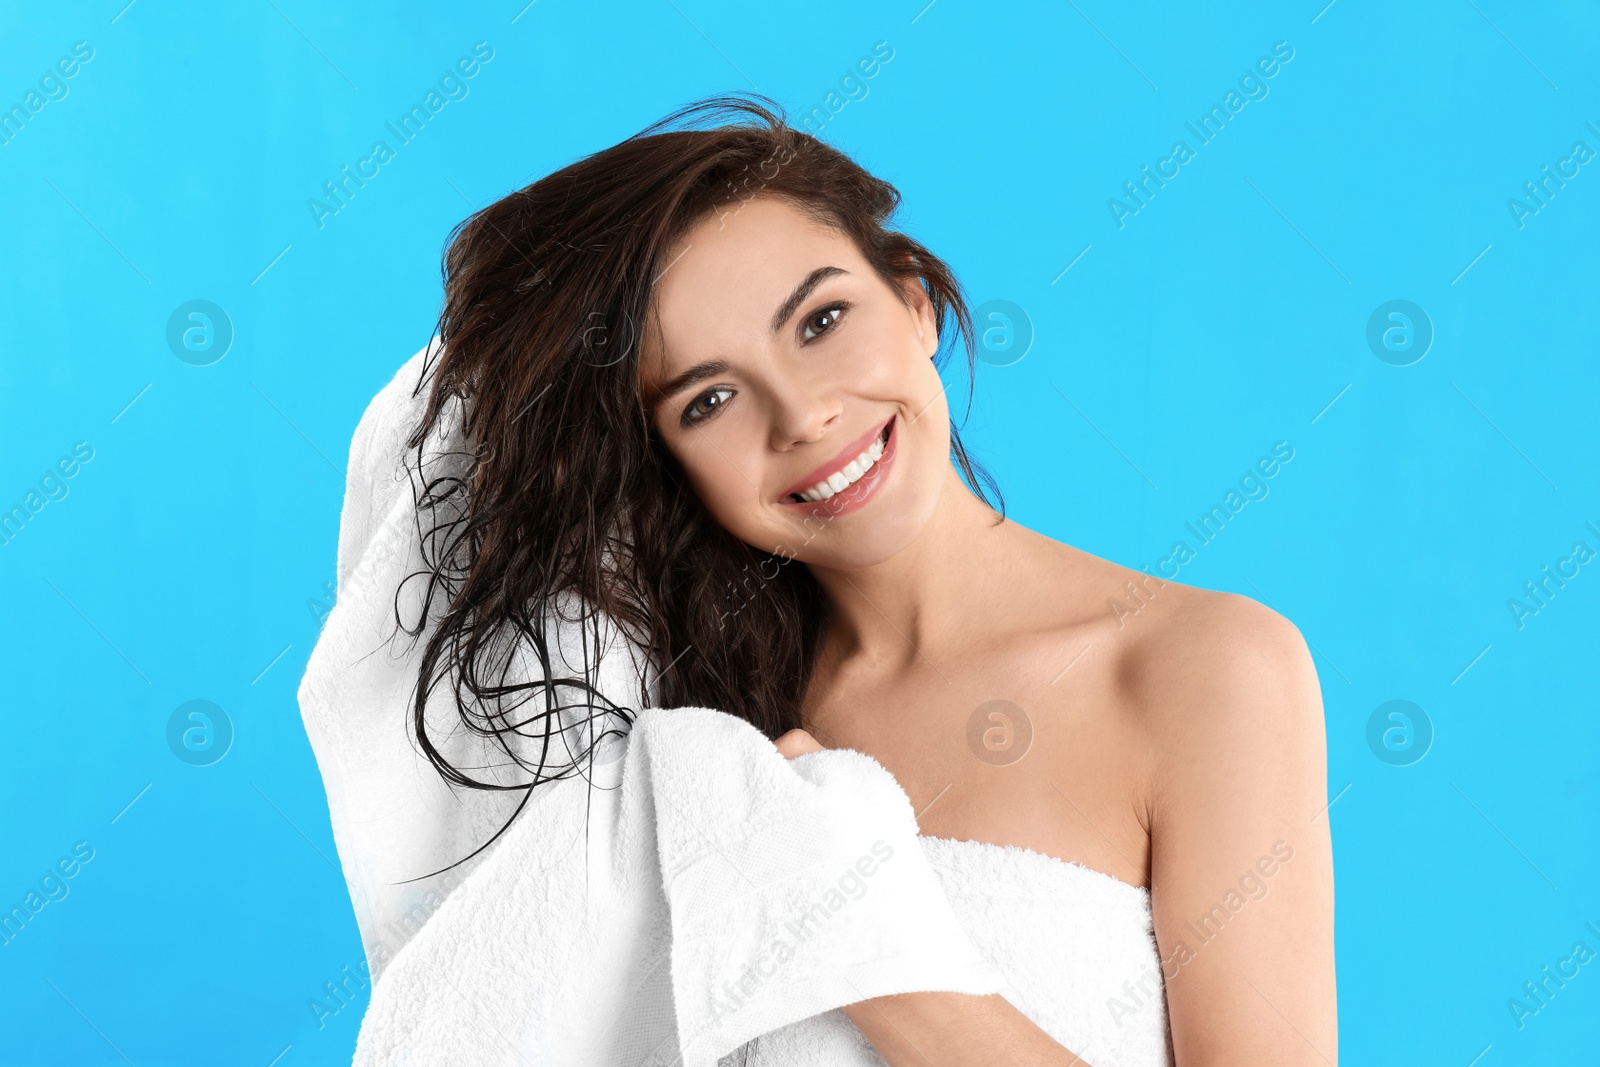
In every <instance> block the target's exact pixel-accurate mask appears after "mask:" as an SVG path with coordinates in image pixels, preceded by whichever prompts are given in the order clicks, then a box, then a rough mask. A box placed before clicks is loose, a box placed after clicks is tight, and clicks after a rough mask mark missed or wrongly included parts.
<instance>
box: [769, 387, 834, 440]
mask: <svg viewBox="0 0 1600 1067" xmlns="http://www.w3.org/2000/svg"><path fill="white" fill-rule="evenodd" d="M772 413H773V417H772V447H773V449H774V450H775V451H778V452H788V451H790V450H791V449H794V448H796V447H798V446H800V445H802V444H809V443H811V442H813V441H817V440H819V439H821V438H822V436H823V435H824V434H826V433H827V432H828V431H829V430H830V429H832V427H833V425H834V424H835V423H836V422H838V420H839V414H840V403H839V398H838V393H837V391H835V390H834V389H832V388H831V387H829V386H827V385H825V384H824V383H818V382H812V381H807V380H805V379H804V378H803V377H802V376H798V375H795V376H790V377H788V378H786V379H784V380H783V381H781V382H776V383H774V388H773V400H772Z"/></svg>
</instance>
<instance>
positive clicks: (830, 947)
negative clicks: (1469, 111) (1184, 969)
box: [299, 350, 1004, 1067]
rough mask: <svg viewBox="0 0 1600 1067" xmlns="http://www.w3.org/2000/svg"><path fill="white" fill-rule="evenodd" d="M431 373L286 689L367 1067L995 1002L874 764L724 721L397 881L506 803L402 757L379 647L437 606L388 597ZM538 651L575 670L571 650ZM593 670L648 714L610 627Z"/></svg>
mask: <svg viewBox="0 0 1600 1067" xmlns="http://www.w3.org/2000/svg"><path fill="white" fill-rule="evenodd" d="M427 352H428V350H424V352H419V353H417V355H416V356H413V357H412V359H411V360H409V361H408V362H407V363H406V364H405V366H404V367H402V368H401V370H400V372H399V373H398V374H397V375H396V376H395V378H394V379H393V380H392V381H391V382H390V383H389V385H388V386H386V387H385V388H384V390H383V391H381V392H380V393H379V394H378V396H377V397H375V398H374V400H373V401H372V403H371V404H370V405H369V406H368V408H367V411H366V413H365V414H364V415H363V417H362V419H361V423H360V425H359V426H358V428H357V431H356V434H355V437H354V440H353V441H352V445H351V460H350V472H349V478H348V481H347V486H346V497H345V503H344V510H343V513H342V516H341V521H340V536H339V551H338V566H337V571H338V576H339V586H338V598H337V602H336V605H335V607H334V609H333V611H332V613H331V614H330V615H329V616H328V618H327V620H326V622H325V624H324V628H323V632H322V634H321V636H320V637H319V639H318V643H317V646H316V648H315V649H314V650H313V652H312V656H311V659H310V661H309V662H308V664H307V669H306V675H305V678H304V679H303V680H302V682H301V686H300V692H299V696H300V703H301V711H302V716H303V718H304V720H305V723H306V729H307V734H308V736H309V737H310V739H311V743H312V746H313V749H314V751H315V753H316V757H317V761H318V765H319V768H320V769H321V771H322V774H323V779H324V784H325V786H326V788H327V793H328V804H329V814H330V819H331V821H332V824H333V831H334V837H335V842H336V844H337V846H338V850H339V855H340V859H341V862H342V864H343V866H344V870H345V875H346V879H347V881H348V882H349V885H350V892H351V898H352V903H353V905H354V907H355V911H356V918H357V922H358V925H359V926H360V929H361V935H362V943H363V947H364V949H365V952H366V956H367V964H368V968H369V973H370V974H371V975H372V978H373V981H374V985H373V989H372V999H371V1003H370V1005H369V1007H368V1010H367V1014H366V1017H365V1018H364V1020H363V1023H362V1029H361V1034H360V1038H359V1040H358V1045H357V1054H356V1063H357V1064H358V1065H359V1064H404V1063H414V1064H430V1065H431V1064H455V1063H460V1064H471V1065H473V1067H481V1065H487V1064H496V1063H507V1064H511V1063H516V1064H546V1063H550V1064H561V1065H563V1067H567V1065H573V1067H583V1065H585V1064H595V1065H601V1064H604V1065H607V1067H611V1065H617V1064H662V1065H666V1064H676V1063H680V1062H681V1063H683V1064H685V1065H686V1067H697V1065H710V1064H714V1063H715V1062H716V1060H717V1059H718V1058H720V1057H722V1056H724V1055H725V1054H727V1053H729V1052H730V1051H732V1050H734V1049H736V1048H737V1047H738V1046H739V1045H741V1044H743V1043H744V1042H746V1041H748V1040H749V1039H750V1038H752V1037H756V1036H758V1035H760V1034H763V1033H767V1032H770V1031H771V1030H774V1029H777V1028H778V1027H781V1026H784V1025H786V1024H788V1023H791V1022H794V1021H797V1020H800V1019H804V1018H807V1017H810V1016H813V1015H816V1014H818V1013H820V1012H823V1011H827V1010H829V1009H832V1008H836V1007H840V1006H843V1005H846V1004H850V1003H854V1002H856V1001H859V1000H863V999H867V998H870V997H875V996H883V995H886V994H890V993H896V992H913V991H920V990H948V991H954V992H966V993H975V994H986V993H995V992H999V991H1000V990H1001V989H1002V988H1003V984H1004V978H1003V976H1002V975H1001V974H1000V972H999V971H998V970H997V969H996V968H995V967H994V966H993V965H992V964H990V963H989V962H988V961H987V960H985V959H984V957H983V956H982V955H980V954H979V953H978V952H977V951H976V949H975V948H974V946H973V944H972V943H971V941H970V940H969V939H968V937H967V934H966V933H965V932H964V930H963V928H962V926H961V925H960V924H959V922H958V921H957V919H956V917H955V915H954V913H953V911H952V910H951V908H950V905H949V902H948V901H947V899H946V898H945V896H944V893H943V889H942V887H941V885H940V882H939V880H938V878H937V877H936V876H935V875H934V873H933V872H932V870H931V869H930V867H929V866H928V863H927V861H926V858H925V857H924V855H923V853H922V850H921V847H920V845H919V843H918V839H917V836H916V835H917V826H916V819H915V816H914V814H913V812H912V810H911V805H910V801H909V799H908V798H907V797H906V795H905V792H904V791H903V790H902V789H901V788H900V786H899V784H898V783H897V782H896V781H895V780H894V778H893V777H892V776H891V775H890V774H889V773H888V772H887V771H886V770H885V769H884V768H883V767H882V766H881V765H880V764H878V763H877V762H876V761H875V760H873V759H871V757H869V756H866V755H864V754H862V753H859V752H855V751H851V750H830V751H824V752H817V753H812V754H809V755H806V756H803V757H800V758H799V759H796V760H793V761H787V760H785V759H783V757H782V756H780V755H779V754H778V753H777V751H776V749H774V747H773V746H772V744H771V742H770V741H768V740H767V739H766V738H765V737H764V736H762V734H761V733H760V732H759V731H758V730H756V729H755V728H754V727H752V726H750V725H749V724H747V723H745V722H744V721H743V720H740V719H737V718H735V717H734V716H731V715H728V714H725V713H723V712H720V711H715V710H711V709H705V708H674V709H662V708H647V709H645V710H644V711H642V712H641V713H640V714H639V716H638V718H637V720H636V722H635V723H634V726H633V729H632V732H631V734H630V735H629V736H628V737H627V738H626V739H616V740H615V743H612V744H609V745H608V746H603V747H602V748H601V750H600V751H601V756H600V758H601V760H602V763H601V765H600V766H597V767H594V768H592V771H591V775H592V777H593V778H594V780H595V787H594V788H592V789H591V786H590V784H589V783H588V782H586V781H585V780H584V779H582V778H572V779H567V780H564V781H557V782H551V783H547V784H545V785H541V786H540V787H538V789H537V790H536V791H535V794H534V799H533V800H532V801H531V802H530V803H529V805H528V806H527V808H526V809H525V810H524V811H523V812H522V813H521V814H520V815H519V816H518V817H517V819H516V821H515V823H514V824H513V826H512V828H511V829H510V830H509V831H507V832H506V834H505V835H503V836H502V837H501V839H500V840H499V841H498V842H496V844H495V845H494V846H493V847H492V848H491V849H490V850H488V851H487V852H485V853H483V854H481V855H479V856H478V857H476V858H475V859H474V860H473V861H471V862H470V863H468V864H463V865H462V866H461V867H459V868H457V869H456V870H454V871H453V872H451V873H450V874H447V875H441V876H438V877H435V878H429V879H424V880H422V881H418V882H414V883H409V884H404V885H401V884H396V883H399V882H400V881H401V880H402V879H407V878H413V877H415V876H417V875H420V874H425V873H427V872H429V871H433V870H435V869H437V868H439V867H443V866H445V865H446V864H449V863H451V862H453V861H455V860H457V859H460V858H461V857H462V856H465V855H467V854H468V853H469V852H471V851H473V849H474V848H476V847H477V846H478V845H479V844H482V843H483V842H484V841H486V840H488V838H489V837H490V836H491V835H492V834H493V833H494V831H495V830H496V829H498V828H499V826H500V824H501V823H502V822H504V820H505V818H506V817H507V816H508V815H509V813H510V811H511V809H512V808H513V807H514V805H515V802H516V800H517V799H518V798H517V796H516V795H514V794H505V793H486V792H483V791H473V790H462V791H460V792H459V793H458V792H453V791H451V790H450V789H448V788H446V787H445V785H444V784H443V783H442V781H441V780H440V779H439V777H438V775H437V773H436V772H435V771H434V769H433V768H432V767H431V766H430V765H428V764H427V762H426V760H425V759H423V757H422V756H421V755H420V754H419V753H418V752H417V751H416V750H415V748H414V746H413V744H412V743H411V739H410V737H409V706H408V697H409V696H410V689H411V685H412V684H413V683H414V682H415V679H416V661H415V660H416V654H417V652H418V651H419V650H420V647H421V645H420V643H418V645H416V646H415V647H412V648H401V647H400V646H393V647H386V646H385V644H384V640H383V638H384V636H385V635H387V634H388V633H390V632H391V631H392V629H393V620H392V613H393V611H394V606H395V594H396V590H397V589H399V590H400V594H401V603H402V614H403V615H404V616H405V617H406V618H407V619H408V620H412V619H415V618H416V615H417V611H418V610H419V609H420V597H421V587H422V585H423V583H422V582H421V581H420V580H413V581H412V582H409V583H405V584H404V585H402V583H401V579H402V578H404V577H405V576H406V575H408V574H411V573H414V572H416V571H418V570H419V569H421V566H422V562H421V556H420V551H419V546H420V540H421V539H420V534H419V532H418V530H417V523H416V518H415V507H414V503H413V499H412V492H411V485H410V476H411V474H412V473H413V471H412V469H411V468H412V463H413V462H414V456H412V457H408V456H407V455H406V454H405V453H404V450H403V447H402V442H403V440H404V438H405V436H406V435H407V434H408V433H409V432H410V429H411V428H412V426H413V425H414V424H415V421H416V419H417V418H418V417H420V412H421V408H422V404H423V402H424V401H425V399H426V392H425V391H424V392H423V394H422V395H420V396H415V397H414V396H412V392H413V388H412V387H413V386H414V385H415V384H416V383H417V382H418V380H419V377H420V373H421V371H422V365H423V360H424V359H425V358H426V354H427ZM458 425H459V409H458V408H455V409H452V411H451V414H450V415H449V417H447V419H446V420H445V424H444V427H443V429H442V431H441V432H439V433H437V434H436V435H435V438H434V439H433V440H431V441H430V444H429V447H428V454H429V456H430V457H434V456H438V457H441V458H440V459H439V461H438V462H440V463H444V462H446V460H445V459H444V458H442V457H444V455H445V453H446V452H447V451H448V449H449V448H451V447H459V446H460V443H461V442H460V440H459V439H458V438H457V437H455V436H454V435H455V433H456V427H457V426H458ZM433 462H434V460H433V459H431V458H430V459H429V460H427V461H425V466H427V467H428V469H429V470H435V468H434V467H433V466H431V465H430V464H432V463H433ZM438 469H442V467H441V468H438ZM419 484H420V483H419ZM551 632H552V640H553V645H552V647H553V648H555V649H557V650H559V652H560V654H561V657H562V658H563V659H565V660H566V661H567V663H568V664H569V665H571V666H574V667H576V666H578V665H580V662H581V659H580V657H578V656H577V654H576V649H577V647H578V644H579V641H580V640H581V638H580V635H578V634H577V633H575V632H574V631H573V630H572V629H571V628H570V627H567V626H566V625H565V624H560V625H559V626H557V627H556V628H554V629H553V630H552V631H551ZM407 640H409V639H407ZM600 652H601V660H600V663H601V673H600V687H601V689H602V691H603V692H606V693H607V694H608V695H610V696H611V697H612V699H613V700H615V701H616V702H617V703H619V704H625V705H630V706H637V700H636V696H635V695H636V694H637V692H638V685H639V681H640V678H641V675H642V674H643V673H644V672H641V671H640V670H639V669H638V667H637V662H638V660H637V656H636V653H635V651H634V650H633V649H632V648H631V646H629V645H627V643H626V642H623V641H621V640H620V639H618V638H617V636H616V634H615V632H614V631H612V630H608V631H607V632H606V637H605V642H604V644H603V645H602V648H601V649H600ZM526 662H527V660H526V659H524V660H523V663H524V665H526ZM436 716H437V718H435V717H436ZM453 716H454V709H453V707H452V706H451V704H450V700H449V691H448V690H447V689H441V691H440V693H439V695H438V696H436V697H435V698H433V699H432V700H431V701H430V708H429V717H430V722H437V724H438V726H437V728H436V729H433V730H430V735H431V736H433V737H435V738H442V739H443V740H442V742H441V747H442V748H444V749H445V751H446V752H447V754H448V755H449V756H451V757H452V759H453V760H455V761H457V762H458V765H460V764H467V765H472V766H481V765H482V764H483V763H484V762H485V760H484V758H483V757H484V756H485V755H486V754H487V753H488V751H489V750H488V749H487V748H486V747H485V746H484V744H483V742H482V740H481V739H479V738H476V737H474V736H472V735H470V734H466V733H465V732H464V731H459V730H458V731H457V732H456V734H455V735H454V736H451V737H449V738H445V734H446V733H448V730H449V727H450V725H451V723H452V720H453ZM502 761H503V757H502ZM480 774H481V772H480ZM488 776H489V777H494V776H493V775H492V774H491V775H488ZM586 815H587V828H586V827H585V817H586Z"/></svg>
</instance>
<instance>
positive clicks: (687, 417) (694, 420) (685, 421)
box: [678, 300, 852, 428]
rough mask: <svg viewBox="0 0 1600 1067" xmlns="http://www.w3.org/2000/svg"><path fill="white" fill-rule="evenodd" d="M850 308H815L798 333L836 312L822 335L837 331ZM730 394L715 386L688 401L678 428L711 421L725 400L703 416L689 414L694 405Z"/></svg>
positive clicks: (838, 303)
mask: <svg viewBox="0 0 1600 1067" xmlns="http://www.w3.org/2000/svg"><path fill="white" fill-rule="evenodd" d="M851 307H852V304H851V303H850V301H848V300H835V301H834V302H833V303H831V304H826V305H824V306H822V307H819V308H817V309H816V310H815V311H812V312H811V313H809V314H808V315H806V317H805V318H803V319H801V320H800V331H801V333H802V335H803V334H804V332H805V329H806V327H807V326H808V325H809V324H810V322H811V320H812V319H814V318H816V317H818V316H819V315H823V314H826V313H827V312H830V311H832V312H836V313H837V314H835V316H834V318H833V321H832V324H831V325H830V326H829V327H828V328H827V329H826V330H824V331H822V333H823V334H827V333H832V332H833V331H834V330H837V329H838V328H839V322H840V320H841V319H843V317H844V314H845V313H846V312H847V311H849V310H850V308H851ZM820 336H822V334H818V335H817V337H820ZM816 339H817V338H816V337H809V338H808V337H804V336H802V337H801V340H800V343H801V344H802V345H808V344H811V343H812V342H814V341H815V340H816ZM732 392H733V390H732V389H729V388H728V387H727V386H725V385H719V386H716V387H715V388H712V389H707V390H706V391H705V392H703V393H701V394H700V395H699V396H697V397H695V398H694V399H693V400H691V401H689V406H688V407H686V408H684V409H683V414H682V415H681V416H680V417H679V420H678V424H679V425H680V426H682V427H685V428H687V427H690V426H698V425H700V424H701V423H703V422H706V421H707V420H709V419H711V418H712V417H713V416H714V415H716V413H717V412H718V411H720V410H721V409H722V408H723V407H725V406H726V405H727V403H728V402H727V400H723V401H722V402H720V403H719V404H718V405H717V406H716V407H715V408H712V409H711V411H710V412H709V413H707V414H705V415H700V416H693V415H691V414H690V412H692V411H693V410H694V406H695V405H696V404H698V403H700V401H702V400H704V399H705V398H706V397H708V396H711V395H713V394H715V393H729V394H731V393H732Z"/></svg>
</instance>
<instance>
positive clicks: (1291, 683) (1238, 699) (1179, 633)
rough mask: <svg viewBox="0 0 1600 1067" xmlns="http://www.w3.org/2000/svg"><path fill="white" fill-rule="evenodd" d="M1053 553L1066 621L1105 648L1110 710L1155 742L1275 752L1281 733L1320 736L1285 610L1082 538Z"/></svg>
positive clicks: (1311, 674)
mask: <svg viewBox="0 0 1600 1067" xmlns="http://www.w3.org/2000/svg"><path fill="white" fill-rule="evenodd" d="M1063 547H1066V546H1063ZM1057 558H1058V559H1059V560H1060V562H1061V573H1062V575H1063V581H1062V588H1066V587H1067V586H1068V584H1069V583H1070V585H1071V586H1072V587H1073V588H1074V592H1073V594H1072V596H1073V599H1074V601H1075V608H1074V610H1073V612H1072V616H1073V617H1074V619H1075V620H1076V622H1075V625H1076V626H1077V627H1080V628H1082V631H1083V632H1084V633H1085V634H1086V638H1087V640H1086V642H1085V643H1086V644H1087V645H1088V646H1089V647H1091V648H1092V647H1093V645H1095V644H1101V645H1103V647H1105V648H1106V649H1107V650H1108V655H1107V656H1106V657H1105V659H1103V660H1102V664H1103V666H1104V668H1105V674H1104V678H1105V679H1106V684H1107V686H1108V687H1109V688H1110V689H1111V691H1112V693H1113V694H1114V699H1115V703H1116V704H1117V705H1118V709H1119V714H1120V715H1121V716H1123V717H1125V718H1126V719H1127V720H1128V723H1127V724H1128V725H1129V726H1131V727H1133V728H1135V729H1136V730H1137V731H1138V732H1139V733H1140V734H1142V735H1144V736H1145V737H1147V738H1149V739H1150V741H1151V744H1153V745H1155V746H1157V748H1158V749H1162V750H1165V749H1171V750H1174V751H1176V752H1178V753H1180V754H1184V753H1187V754H1191V755H1192V754H1195V753H1197V752H1198V751H1200V750H1202V749H1204V748H1207V747H1210V746H1212V745H1214V744H1217V743H1225V744H1227V745H1230V746H1232V749H1231V751H1233V752H1234V753H1235V754H1236V755H1237V754H1242V755H1245V756H1248V755H1249V754H1250V753H1252V752H1261V751H1270V750H1273V749H1275V748H1276V749H1277V750H1278V751H1279V752H1280V754H1281V748H1280V747H1278V746H1279V745H1280V743H1290V744H1295V745H1300V744H1302V743H1303V742H1304V740H1305V739H1307V738H1310V737H1311V736H1312V735H1313V734H1314V735H1315V738H1317V739H1320V738H1321V736H1322V704H1321V696H1320V687H1319V685H1318V681H1317V674H1316V668H1315V665H1314V664H1313V663H1312V660H1311V655H1310V651H1309V649H1308V646H1307V644H1306V641H1305V638H1304V637H1303V636H1302V635H1301V633H1300V631H1299V629H1298V628H1297V627H1296V626H1295V625H1294V624H1293V623H1292V622H1290V621H1289V620H1288V619H1287V618H1285V617H1284V616H1283V615H1281V614H1279V613H1278V612H1277V611H1275V610H1274V609H1272V608H1271V607H1269V606H1267V605H1266V604H1263V603H1261V602H1260V601H1258V600H1254V599H1252V598H1250V597H1247V596H1243V595H1241V594H1238V593H1230V592H1224V591H1220V590H1214V589H1205V588H1202V587H1199V586H1193V585H1186V584H1184V583H1181V582H1175V581H1171V580H1170V579H1163V578H1157V577H1156V576H1154V575H1151V574H1148V573H1145V572H1143V571H1138V570H1134V569H1132V568H1130V567H1125V566H1122V565H1121V564H1118V563H1115V562H1113V561H1111V560H1107V559H1103V558H1101V557H1098V556H1094V555H1092V554H1090V553H1087V552H1083V551H1082V550H1080V549H1075V548H1070V547H1066V551H1065V552H1064V553H1061V554H1059V555H1058V556H1057ZM1252 737H1253V738H1256V739H1257V741H1258V742H1259V744H1258V743H1257V742H1255V741H1249V740H1247V739H1248V738H1252ZM1223 739H1226V740H1225V741H1224V740H1223ZM1240 746H1243V752H1242V753H1241V751H1240ZM1263 746H1265V748H1263ZM1153 754H1154V755H1157V756H1159V755H1160V752H1159V751H1158V752H1156V753H1153Z"/></svg>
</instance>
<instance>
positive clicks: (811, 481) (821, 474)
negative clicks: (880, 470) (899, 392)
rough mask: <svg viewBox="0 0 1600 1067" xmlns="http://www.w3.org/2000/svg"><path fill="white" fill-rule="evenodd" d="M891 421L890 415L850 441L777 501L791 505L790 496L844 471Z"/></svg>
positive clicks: (881, 434) (879, 435)
mask: <svg viewBox="0 0 1600 1067" xmlns="http://www.w3.org/2000/svg"><path fill="white" fill-rule="evenodd" d="M893 421H894V416H893V415H891V416H889V418H888V419H887V420H886V421H884V422H880V423H878V425H876V426H874V427H873V428H872V429H870V430H868V431H867V432H866V433H864V434H862V435H861V436H860V437H858V438H856V439H855V440H854V441H851V442H850V443H849V444H847V445H845V446H844V448H843V449H841V450H840V452H839V454H838V455H837V456H834V457H833V458H832V459H830V460H829V461H828V462H826V463H824V464H823V465H822V466H820V467H818V468H816V469H815V470H813V471H812V472H811V473H809V474H807V475H806V476H805V477H804V478H802V479H800V480H799V481H798V482H795V483H794V484H793V485H791V486H790V487H789V488H787V489H785V490H784V491H783V494H782V495H781V496H780V497H779V498H778V499H779V500H781V501H783V502H784V503H792V501H790V500H789V498H790V497H791V496H800V495H803V494H804V493H805V491H806V490H807V489H810V488H811V487H812V486H814V485H816V484H817V483H818V482H825V481H827V480H828V479H829V478H830V477H832V476H833V475H835V474H837V473H838V472H839V471H842V470H844V469H845V468H846V467H848V466H849V465H850V462H851V460H853V459H855V458H856V457H857V456H859V455H861V453H863V452H865V451H866V450H867V447H868V446H869V445H871V444H872V442H873V441H875V440H877V439H878V438H880V437H882V436H883V431H884V428H885V427H886V426H888V425H889V424H890V423H892V422H893ZM880 462H881V461H880Z"/></svg>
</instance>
